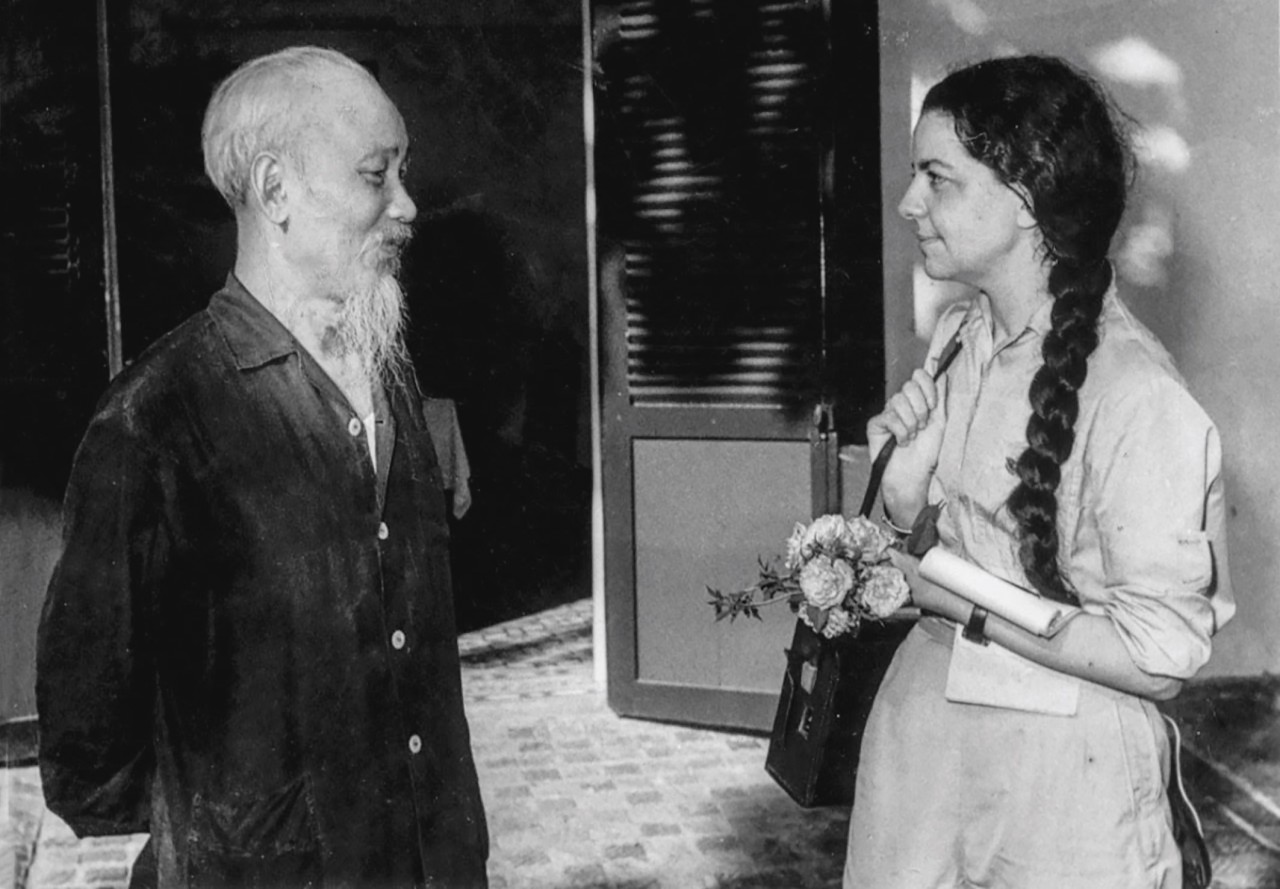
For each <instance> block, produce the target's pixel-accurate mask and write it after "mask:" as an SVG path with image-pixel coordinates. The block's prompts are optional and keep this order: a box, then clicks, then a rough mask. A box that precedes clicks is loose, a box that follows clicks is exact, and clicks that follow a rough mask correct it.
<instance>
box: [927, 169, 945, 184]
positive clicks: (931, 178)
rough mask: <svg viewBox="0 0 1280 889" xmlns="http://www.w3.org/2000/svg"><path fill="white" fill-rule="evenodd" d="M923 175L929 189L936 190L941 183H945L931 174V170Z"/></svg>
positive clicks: (933, 173)
mask: <svg viewBox="0 0 1280 889" xmlns="http://www.w3.org/2000/svg"><path fill="white" fill-rule="evenodd" d="M924 175H925V177H926V178H927V179H928V180H929V187H930V188H937V187H938V186H939V185H941V184H942V183H943V182H946V181H947V180H946V179H944V178H943V177H941V176H939V175H938V174H937V173H935V172H933V171H932V170H926V171H925V174H924Z"/></svg>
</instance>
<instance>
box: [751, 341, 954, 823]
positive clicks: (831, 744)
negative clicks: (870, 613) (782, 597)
mask: <svg viewBox="0 0 1280 889" xmlns="http://www.w3.org/2000/svg"><path fill="white" fill-rule="evenodd" d="M959 352H960V340H959V339H958V338H957V337H952V338H951V340H950V341H949V342H948V343H947V345H946V347H945V348H944V349H943V350H942V353H941V355H940V357H939V359H938V364H937V369H936V370H935V371H934V374H933V378H934V379H935V380H937V379H939V378H940V377H941V376H942V375H943V374H944V373H946V372H947V368H948V367H950V366H951V362H952V361H954V360H955V357H956V355H957V354H958V353H959ZM896 446H897V441H896V440H894V439H892V438H890V439H889V441H887V442H886V443H885V445H884V447H882V448H881V449H880V453H879V454H877V455H876V458H875V461H874V462H873V463H872V464H871V476H870V478H869V479H868V481H867V491H866V494H865V495H864V496H863V498H862V509H861V514H862V515H863V516H869V515H870V514H871V508H872V506H874V505H875V500H876V495H877V494H878V493H879V491H880V482H881V480H882V479H883V478H884V470H885V467H886V466H887V465H888V463H889V458H890V457H891V456H893V450H894V448H895V447H896ZM913 536H915V535H913ZM913 551H914V549H913ZM914 625H915V618H914V617H896V616H895V617H891V618H888V619H886V620H884V621H866V622H864V623H863V624H862V625H861V627H859V630H858V632H857V633H856V634H855V635H853V636H841V637H837V638H836V639H824V638H822V637H821V636H820V635H818V634H817V633H815V632H814V631H813V630H812V629H810V628H809V626H808V625H807V624H805V623H804V622H803V621H800V620H797V621H796V628H795V633H794V635H793V636H792V639H791V647H790V648H788V649H787V652H786V654H787V668H786V673H784V674H783V678H782V694H781V695H780V696H779V698H778V709H777V712H776V713H775V714H774V718H773V731H772V732H771V733H770V737H769V752H768V755H767V756H766V757H765V771H767V772H768V773H769V775H770V776H772V777H773V779H774V780H775V781H777V782H778V784H779V785H780V786H781V787H782V789H783V790H785V791H786V792H787V793H788V794H789V795H790V796H791V798H792V799H794V800H795V801H796V802H797V803H799V804H800V805H802V806H805V807H810V806H824V805H848V804H849V803H851V802H852V801H853V787H854V780H855V777H856V775H857V770H858V752H859V748H860V747H861V745H862V732H863V729H864V727H865V726H866V723H867V717H868V716H870V715H871V704H872V702H873V701H874V700H875V696H876V692H877V691H878V690H879V688H880V681H881V680H882V679H883V678H884V674H885V671H886V670H888V669H889V662H890V661H891V660H893V654H894V652H895V651H897V650H898V646H899V645H900V644H901V643H902V640H903V639H905V638H906V637H907V633H908V632H910V630H911V628H912V626H914Z"/></svg>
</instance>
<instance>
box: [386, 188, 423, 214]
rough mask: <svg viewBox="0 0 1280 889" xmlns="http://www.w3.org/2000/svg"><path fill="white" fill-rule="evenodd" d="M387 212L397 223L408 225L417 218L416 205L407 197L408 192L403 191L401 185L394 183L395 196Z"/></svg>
mask: <svg viewBox="0 0 1280 889" xmlns="http://www.w3.org/2000/svg"><path fill="white" fill-rule="evenodd" d="M387 212H388V214H389V215H390V216H391V218H392V219H395V220H396V221H398V222H404V223H409V222H413V220H414V219H416V218H417V216H418V205H417V204H415V203H414V202H413V198H411V197H409V192H407V191H405V188H404V184H403V183H401V182H397V183H396V194H395V197H394V198H392V200H391V206H390V207H389V208H388V210H387Z"/></svg>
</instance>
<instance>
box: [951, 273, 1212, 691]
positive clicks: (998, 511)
mask: <svg viewBox="0 0 1280 889" xmlns="http://www.w3.org/2000/svg"><path fill="white" fill-rule="evenodd" d="M1051 310H1052V303H1049V302H1046V303H1045V305H1044V306H1043V307H1042V308H1041V309H1040V310H1039V311H1038V312H1037V313H1036V314H1034V315H1033V316H1032V317H1031V319H1030V320H1029V322H1028V324H1027V326H1026V328H1025V329H1024V330H1022V331H1020V332H1018V333H1016V334H1014V335H1012V336H1010V337H1009V338H1007V339H1006V340H1003V341H1001V342H996V341H995V340H994V338H993V330H994V328H993V325H992V318H991V309H990V304H989V303H988V301H987V298H986V297H985V296H982V295H979V296H977V297H975V298H974V299H972V300H969V301H965V302H962V303H960V304H957V305H955V306H952V307H951V308H949V309H948V310H947V311H946V312H945V313H944V314H943V316H942V318H941V319H940V320H939V322H938V326H937V329H936V332H935V335H934V338H933V343H932V345H931V347H930V350H929V362H928V366H929V368H930V369H932V367H933V365H934V364H935V362H936V356H937V355H938V353H939V352H940V351H941V350H942V348H943V346H944V345H945V344H946V343H947V341H948V340H949V339H950V338H951V336H952V335H953V334H954V333H956V332H957V331H958V332H959V339H960V341H961V343H962V349H961V351H960V354H959V356H958V357H957V359H956V361H955V363H954V364H953V365H952V367H951V369H950V370H949V371H948V373H947V377H948V380H947V383H948V390H947V398H946V409H947V425H946V432H945V434H944V436H943V443H942V451H941V453H940V455H939V461H938V469H937V472H936V473H935V475H934V478H933V481H932V484H931V490H930V500H931V501H933V502H945V508H944V509H943V511H942V515H941V516H940V518H939V522H938V531H939V539H940V542H941V544H942V545H943V546H944V547H945V548H946V549H948V550H950V551H952V552H954V553H956V554H958V555H960V556H962V557H964V558H966V559H967V560H969V561H971V562H973V563H975V564H977V565H980V566H981V567H983V568H985V569H986V570H988V571H990V572H992V573H993V574H996V575H998V576H1000V577H1002V578H1004V579H1005V580H1008V581H1010V582H1012V583H1015V584H1018V585H1019V586H1022V587H1025V588H1028V589H1030V588H1031V584H1030V582H1029V581H1028V580H1027V577H1026V574H1025V572H1024V571H1023V569H1022V565H1021V563H1020V561H1019V559H1018V543H1017V536H1016V534H1017V530H1016V522H1015V521H1014V518H1013V516H1012V514H1011V513H1010V512H1009V509H1008V507H1007V506H1006V501H1007V500H1008V497H1009V494H1010V493H1012V491H1013V489H1014V487H1015V486H1016V485H1017V484H1018V478H1017V476H1016V475H1015V474H1014V473H1013V471H1012V470H1011V469H1010V463H1011V462H1012V461H1014V460H1016V459H1017V458H1018V456H1019V455H1020V454H1021V453H1022V452H1023V450H1024V449H1025V448H1026V447H1027V438H1026V430H1027V420H1028V419H1029V417H1030V413H1031V405H1030V400H1029V397H1028V393H1029V390H1030V384H1031V378H1032V376H1033V375H1034V374H1035V372H1036V370H1038V369H1039V367H1040V366H1041V364H1042V363H1043V358H1042V356H1041V346H1042V343H1043V339H1044V336H1045V334H1046V333H1047V332H1048V331H1049V330H1050V329H1051V326H1052V325H1051V320H1050V313H1051ZM1079 404H1080V410H1079V415H1078V418H1077V420H1076V423H1075V445H1074V447H1073V449H1072V452H1071V456H1070V457H1069V458H1068V459H1067V461H1066V463H1064V464H1063V466H1062V479H1061V482H1060V483H1059V486H1058V490H1057V498H1058V530H1059V540H1060V543H1059V562H1060V564H1061V565H1062V568H1063V576H1064V577H1065V578H1066V579H1067V581H1068V582H1069V583H1070V584H1071V585H1072V587H1074V589H1075V590H1076V592H1077V594H1078V595H1079V598H1080V601H1081V604H1082V606H1083V607H1084V608H1085V610H1086V611H1088V612H1090V613H1093V614H1098V615H1105V616H1106V617H1107V618H1109V619H1110V620H1111V621H1112V623H1113V624H1114V626H1115V628H1116V630H1117V632H1118V633H1119V635H1120V638H1121V639H1122V640H1123V642H1124V645H1125V646H1126V648H1127V649H1128V651H1129V654H1130V655H1131V656H1132V658H1133V660H1134V663H1135V664H1136V665H1137V666H1138V667H1139V668H1140V669H1142V670H1144V671H1146V672H1148V673H1151V674H1155V675H1162V676H1172V677H1177V678H1188V677H1190V676H1192V675H1194V674H1195V673H1196V671H1197V670H1199V669H1200V667H1202V666H1203V665H1204V663H1205V662H1206V661H1207V660H1208V658H1209V654H1210V650H1211V643H1210V638H1211V637H1212V635H1213V634H1214V633H1215V632H1216V631H1217V630H1218V629H1220V628H1221V627H1222V625H1223V624H1225V623H1226V622H1227V621H1228V620H1229V619H1230V618H1231V616H1232V614H1233V613H1234V612H1235V601H1234V599H1233V597H1232V593H1231V583H1230V578H1229V575H1228V572H1227V559H1226V537H1225V514H1224V501H1223V488H1222V473H1221V447H1220V444H1219V440H1218V432H1217V429H1216V428H1215V427H1214V425H1213V422H1212V421H1211V420H1210V419H1209V417H1208V416H1207V415H1206V414H1205V412H1204V410H1203V409H1202V408H1201V407H1200V405H1199V404H1197V403H1196V401H1195V399H1194V398H1192V397H1191V395H1190V393H1189V392H1188V391H1187V388H1186V385H1185V384H1184V383H1183V381H1182V378H1181V377H1180V376H1179V375H1178V372H1177V371H1176V370H1175V369H1174V367H1173V363H1172V361H1171V359H1170V357H1169V355H1168V353H1167V352H1166V351H1165V349H1164V348H1163V346H1161V345H1160V343H1159V341H1158V340H1157V339H1156V338H1155V336H1154V335H1153V334H1152V333H1151V332H1150V331H1149V330H1148V329H1147V328H1146V327H1145V326H1143V325H1142V323H1141V322H1139V321H1138V320H1137V319H1136V318H1135V317H1134V316H1133V315H1132V313H1131V312H1130V311H1129V309H1128V308H1127V307H1126V306H1125V305H1124V304H1123V303H1122V302H1121V301H1120V300H1119V299H1118V298H1117V296H1116V294H1115V291H1114V289H1113V290H1112V291H1111V292H1109V293H1108V294H1107V296H1106V298H1105V301H1104V306H1103V310H1102V315H1101V319H1100V322H1099V344H1098V348H1097V350H1096V351H1095V352H1094V353H1093V354H1092V355H1091V356H1090V358H1089V370H1088V375H1087V377H1086V379H1085V383H1084V385H1083V387H1081V389H1080V392H1079Z"/></svg>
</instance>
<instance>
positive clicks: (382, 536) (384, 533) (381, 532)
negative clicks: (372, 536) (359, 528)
mask: <svg viewBox="0 0 1280 889" xmlns="http://www.w3.org/2000/svg"><path fill="white" fill-rule="evenodd" d="M390 536H391V529H390V528H388V527H387V523H386V522H378V539H379V540H386V539H387V538H388V537H390Z"/></svg>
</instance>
